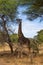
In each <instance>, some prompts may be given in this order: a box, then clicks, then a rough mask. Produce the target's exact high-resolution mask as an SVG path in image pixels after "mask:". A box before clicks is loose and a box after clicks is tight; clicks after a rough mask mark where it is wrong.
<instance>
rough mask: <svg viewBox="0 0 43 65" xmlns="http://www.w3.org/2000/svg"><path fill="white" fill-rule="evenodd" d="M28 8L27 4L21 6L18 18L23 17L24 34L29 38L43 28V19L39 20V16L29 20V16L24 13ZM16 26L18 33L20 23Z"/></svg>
mask: <svg viewBox="0 0 43 65" xmlns="http://www.w3.org/2000/svg"><path fill="white" fill-rule="evenodd" d="M27 8H28V7H27V6H19V7H18V9H17V11H18V14H17V18H20V19H22V32H23V34H24V36H25V37H28V38H33V37H34V36H35V35H37V34H38V33H37V32H38V31H40V30H41V29H43V21H42V22H39V21H40V18H37V19H35V20H34V21H30V20H27V16H26V15H24V14H23V13H22V12H23V11H25V10H26V9H27ZM15 28H16V29H15V32H16V33H18V25H15Z"/></svg>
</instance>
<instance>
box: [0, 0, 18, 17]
mask: <svg viewBox="0 0 43 65" xmlns="http://www.w3.org/2000/svg"><path fill="white" fill-rule="evenodd" d="M17 5H18V2H17V1H16V0H0V14H4V15H7V16H9V17H11V18H13V16H15V15H14V14H15V12H16V9H17Z"/></svg>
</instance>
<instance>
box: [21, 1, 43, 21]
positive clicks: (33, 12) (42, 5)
mask: <svg viewBox="0 0 43 65" xmlns="http://www.w3.org/2000/svg"><path fill="white" fill-rule="evenodd" d="M20 3H21V4H24V5H26V4H28V6H30V7H28V9H27V10H26V11H25V12H23V13H24V14H26V15H27V19H29V20H34V19H36V18H38V17H40V18H41V20H40V21H42V20H43V0H21V2H20Z"/></svg>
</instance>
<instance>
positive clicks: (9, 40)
mask: <svg viewBox="0 0 43 65" xmlns="http://www.w3.org/2000/svg"><path fill="white" fill-rule="evenodd" d="M1 19H2V20H3V24H2V26H3V29H4V32H5V34H6V38H7V40H6V42H7V43H8V44H9V47H10V49H11V53H13V47H12V41H11V39H10V37H9V34H8V30H7V28H6V21H5V20H4V16H2V17H1ZM6 38H5V39H6Z"/></svg>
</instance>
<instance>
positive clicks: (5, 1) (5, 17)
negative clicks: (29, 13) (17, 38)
mask: <svg viewBox="0 0 43 65" xmlns="http://www.w3.org/2000/svg"><path fill="white" fill-rule="evenodd" d="M17 6H18V2H17V1H16V0H0V19H1V20H2V21H0V27H1V31H3V33H4V34H3V37H4V41H5V42H8V44H9V47H10V49H11V53H13V47H12V42H11V39H10V36H9V33H8V30H7V26H6V25H7V24H8V22H9V19H11V20H13V18H14V17H15V14H16V9H17Z"/></svg>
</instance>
